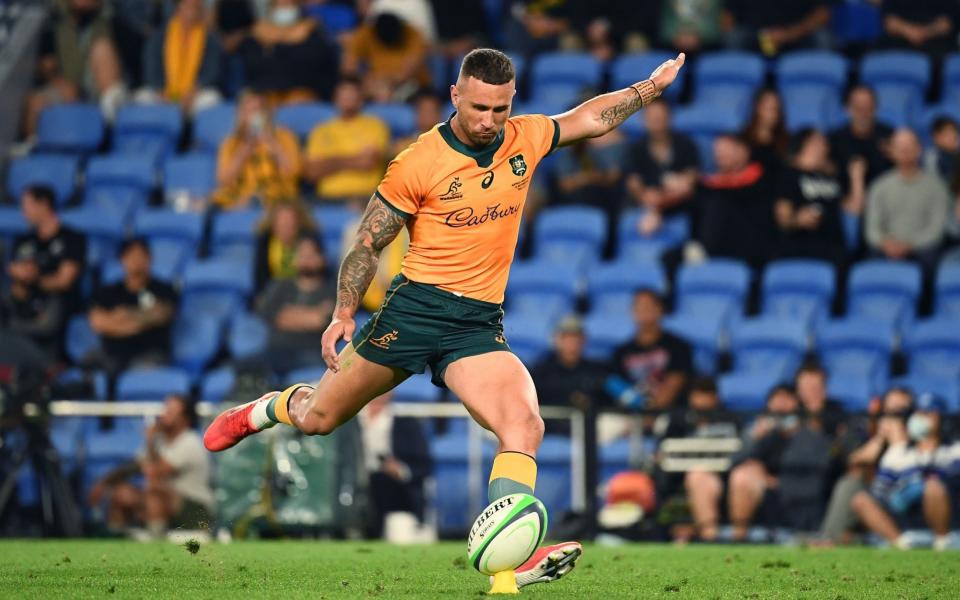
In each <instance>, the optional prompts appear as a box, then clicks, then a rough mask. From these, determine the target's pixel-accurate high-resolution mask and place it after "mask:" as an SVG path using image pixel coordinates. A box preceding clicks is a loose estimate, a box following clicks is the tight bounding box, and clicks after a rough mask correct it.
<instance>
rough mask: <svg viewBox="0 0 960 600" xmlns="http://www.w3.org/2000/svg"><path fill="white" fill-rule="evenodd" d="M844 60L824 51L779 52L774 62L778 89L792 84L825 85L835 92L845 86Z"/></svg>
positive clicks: (846, 66) (845, 64)
mask: <svg viewBox="0 0 960 600" xmlns="http://www.w3.org/2000/svg"><path fill="white" fill-rule="evenodd" d="M849 68H850V65H849V63H848V62H847V59H846V58H845V57H844V56H843V55H842V54H838V53H836V52H830V51H827V50H794V51H792V52H785V53H783V54H782V55H780V58H779V59H778V60H777V65H776V75H777V85H778V86H779V87H780V89H784V88H787V87H790V88H792V87H793V86H813V87H825V88H829V89H831V90H833V91H834V92H835V93H836V94H837V95H839V94H841V93H843V90H844V88H846V87H847V72H848V70H849Z"/></svg>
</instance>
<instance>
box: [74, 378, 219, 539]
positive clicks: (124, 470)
mask: <svg viewBox="0 0 960 600" xmlns="http://www.w3.org/2000/svg"><path fill="white" fill-rule="evenodd" d="M195 426H196V413H195V412H194V406H193V403H191V402H190V401H189V400H187V399H186V398H183V397H181V396H169V397H168V398H167V399H166V401H164V404H163V412H162V413H160V415H159V416H158V417H157V420H156V422H155V423H154V424H153V425H150V426H149V427H147V429H146V432H145V436H144V447H143V449H142V450H141V451H140V453H139V454H138V456H137V459H136V460H135V461H132V462H130V463H129V464H125V465H121V466H119V467H117V468H115V469H113V470H112V471H110V472H109V473H107V475H106V476H104V477H102V478H100V479H99V480H98V481H97V482H96V483H95V484H94V485H93V487H92V488H91V489H90V494H89V497H88V500H89V502H90V505H91V506H93V507H98V506H99V505H100V503H101V502H103V501H104V500H106V501H107V505H108V509H107V527H108V528H109V529H110V530H111V531H113V532H117V533H119V532H122V531H124V530H125V529H126V527H127V526H129V525H131V524H132V523H138V522H141V523H143V524H145V525H146V527H147V531H148V532H149V534H150V535H151V537H153V538H154V539H159V538H161V537H162V536H163V535H164V534H165V533H166V531H167V529H173V528H182V529H209V528H210V525H211V523H212V520H213V512H214V504H215V502H214V496H213V488H212V487H211V485H210V476H211V473H212V465H211V461H210V454H209V453H208V452H207V451H206V450H204V448H203V444H202V442H201V441H200V435H199V434H198V433H197V432H196V431H195V430H194V429H193V427H195ZM138 474H142V475H143V478H144V482H143V486H142V488H141V487H138V486H136V485H134V484H133V483H131V482H130V481H129V479H130V478H131V477H133V476H134V475H138Z"/></svg>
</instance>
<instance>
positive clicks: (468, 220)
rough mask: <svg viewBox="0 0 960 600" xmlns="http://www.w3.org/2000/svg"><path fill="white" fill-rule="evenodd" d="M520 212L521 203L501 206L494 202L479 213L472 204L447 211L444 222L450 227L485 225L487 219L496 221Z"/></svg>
mask: <svg viewBox="0 0 960 600" xmlns="http://www.w3.org/2000/svg"><path fill="white" fill-rule="evenodd" d="M519 212H520V205H519V204H515V205H513V206H507V207H505V208H500V203H497V204H493V205H491V206H488V207H487V208H486V212H484V213H482V214H478V213H477V212H476V211H474V210H473V207H472V206H465V207H463V208H459V209H457V210H455V211H453V212H451V213H447V216H446V218H445V219H444V222H445V223H446V224H447V226H448V227H475V226H477V225H483V224H484V223H486V222H487V221H496V220H497V219H503V218H506V217H509V216H511V215H515V214H518V213H519Z"/></svg>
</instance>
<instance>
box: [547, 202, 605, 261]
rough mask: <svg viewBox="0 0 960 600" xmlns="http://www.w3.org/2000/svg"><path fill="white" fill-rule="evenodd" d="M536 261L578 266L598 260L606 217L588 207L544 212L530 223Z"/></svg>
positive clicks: (603, 237) (562, 207)
mask: <svg viewBox="0 0 960 600" xmlns="http://www.w3.org/2000/svg"><path fill="white" fill-rule="evenodd" d="M533 228H534V231H533V235H534V242H535V247H536V256H537V258H541V259H545V260H548V261H551V262H557V263H567V264H577V265H578V266H582V265H583V264H584V263H589V262H591V261H594V260H596V259H598V258H599V257H600V253H601V251H602V250H603V244H604V242H605V241H606V237H607V217H606V215H605V214H604V213H603V211H602V210H600V209H599V208H594V207H592V206H561V207H557V208H547V209H544V210H543V211H542V212H541V213H540V214H539V215H538V216H537V219H536V221H535V222H534V224H533Z"/></svg>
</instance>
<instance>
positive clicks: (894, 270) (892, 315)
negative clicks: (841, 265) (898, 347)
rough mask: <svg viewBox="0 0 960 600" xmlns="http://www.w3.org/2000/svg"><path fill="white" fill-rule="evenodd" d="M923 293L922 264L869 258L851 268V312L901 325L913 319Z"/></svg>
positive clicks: (855, 314) (848, 291) (859, 315)
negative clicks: (921, 282) (921, 290)
mask: <svg viewBox="0 0 960 600" xmlns="http://www.w3.org/2000/svg"><path fill="white" fill-rule="evenodd" d="M919 295H920V267H919V266H917V265H915V264H913V263H906V262H894V261H884V260H869V261H865V262H861V263H858V264H856V265H854V266H853V268H852V269H850V280H849V283H848V284H847V306H848V307H849V308H848V311H847V312H848V314H849V315H851V316H856V317H866V318H870V319H876V320H878V321H886V322H888V323H893V324H894V325H895V326H897V327H900V326H902V325H904V324H906V323H909V322H910V321H912V320H913V318H914V315H915V314H916V303H917V297H918V296H919Z"/></svg>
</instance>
